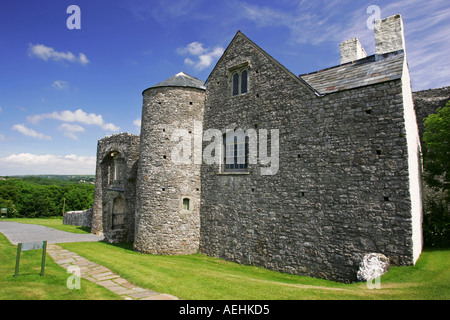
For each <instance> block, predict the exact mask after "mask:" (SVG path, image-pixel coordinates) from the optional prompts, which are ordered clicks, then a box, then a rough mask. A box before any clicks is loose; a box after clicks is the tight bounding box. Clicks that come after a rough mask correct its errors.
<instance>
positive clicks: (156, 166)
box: [134, 87, 205, 254]
mask: <svg viewBox="0 0 450 320" xmlns="http://www.w3.org/2000/svg"><path fill="white" fill-rule="evenodd" d="M204 101H205V91H204V90H202V89H196V88H186V87H155V88H150V89H148V90H146V91H144V93H143V110H142V125H141V143H140V163H139V172H138V184H137V211H136V238H135V243H134V248H135V250H137V251H140V252H144V253H152V254H191V253H195V252H197V250H198V243H199V229H200V217H199V208H200V193H201V190H200V162H199V163H197V164H194V157H193V154H194V153H193V148H194V142H193V140H194V139H193V136H194V134H196V133H197V134H199V135H200V136H201V132H202V129H201V123H202V119H203V108H204ZM196 124H197V125H200V127H196ZM181 133H184V134H183V136H184V137H185V138H189V139H191V138H192V140H189V139H188V140H189V141H188V144H187V148H185V149H187V150H184V152H186V153H187V154H188V155H187V159H185V160H187V161H186V163H177V159H176V158H177V157H178V156H180V152H181V153H183V151H182V150H181V149H177V146H179V145H180V141H181V139H182V137H181V136H180V135H179V134H181ZM200 147H201V146H200ZM176 150H178V151H176ZM189 154H190V155H189ZM178 160H180V159H178ZM200 161H201V159H200ZM185 199H187V200H185ZM184 201H186V202H189V204H188V205H189V207H188V208H187V207H186V206H185V203H184Z"/></svg>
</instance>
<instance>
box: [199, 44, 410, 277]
mask: <svg viewBox="0 0 450 320" xmlns="http://www.w3.org/2000/svg"><path fill="white" fill-rule="evenodd" d="M245 61H247V62H248V63H249V65H250V66H251V68H250V70H249V92H248V93H247V94H244V95H240V96H236V97H232V96H231V94H230V92H231V87H230V86H231V80H230V73H229V72H228V70H229V69H230V68H232V67H233V66H236V65H240V64H242V63H244V62H245ZM402 94H403V92H402V82H401V80H395V81H391V82H385V83H381V84H377V85H373V86H368V87H361V88H358V89H354V90H347V91H341V92H337V93H334V94H330V95H327V96H325V97H320V98H319V97H316V96H315V95H314V94H313V93H312V92H311V91H310V90H309V89H307V88H306V87H304V86H303V85H301V84H299V83H298V82H297V81H295V80H294V79H293V78H292V77H291V76H290V75H289V74H287V73H286V72H285V71H284V70H282V69H281V68H280V67H279V66H278V65H277V63H275V62H274V61H273V60H271V59H269V58H268V57H267V56H266V55H263V54H262V53H261V52H259V49H258V48H257V47H255V46H253V45H252V44H251V43H250V42H247V41H246V40H245V39H243V38H237V39H236V41H235V44H234V45H232V46H230V47H229V48H228V49H227V52H226V56H224V57H223V58H222V60H221V61H220V62H219V64H218V65H217V66H216V68H215V69H214V71H213V73H212V74H211V76H210V78H209V79H208V89H207V97H206V104H205V115H204V125H203V128H204V130H207V129H210V128H217V129H220V130H223V129H224V128H227V127H235V128H242V129H244V130H247V129H257V130H259V129H267V130H269V132H270V130H271V129H279V154H280V161H279V171H278V172H277V173H276V174H275V175H272V176H270V175H268V176H262V175H261V172H260V169H261V164H256V165H249V174H239V175H237V174H221V168H220V166H219V165H203V166H202V180H201V181H202V186H201V189H202V200H201V210H200V212H201V232H200V234H201V238H200V251H201V252H202V253H204V254H207V255H210V256H215V257H220V258H223V259H226V260H231V261H235V262H238V263H242V264H252V265H257V266H261V267H265V268H269V269H273V270H278V271H282V272H287V273H293V274H300V275H308V276H314V277H321V278H326V279H332V280H338V281H352V280H356V273H357V269H358V264H359V262H360V261H361V259H362V257H363V256H364V255H365V254H367V253H370V252H379V253H383V254H385V255H386V256H388V257H389V258H390V260H391V263H392V264H394V265H409V264H412V263H413V253H412V239H411V238H412V230H411V228H412V226H411V225H412V221H411V199H410V193H409V183H408V181H409V180H408V179H409V177H408V174H409V172H408V159H407V158H408V156H407V142H406V130H405V124H404V110H403V99H402ZM208 143H209V142H204V143H203V148H205V147H206V146H207V145H208ZM269 145H270V143H269ZM269 154H270V150H269Z"/></svg>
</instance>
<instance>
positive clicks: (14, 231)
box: [0, 221, 104, 245]
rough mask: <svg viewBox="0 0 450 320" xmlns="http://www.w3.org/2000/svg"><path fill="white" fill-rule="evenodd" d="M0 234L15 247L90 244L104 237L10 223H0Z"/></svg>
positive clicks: (34, 225)
mask: <svg viewBox="0 0 450 320" xmlns="http://www.w3.org/2000/svg"><path fill="white" fill-rule="evenodd" d="M0 232H1V233H3V234H4V235H5V237H6V238H8V240H9V241H10V242H11V243H12V244H15V245H17V244H18V243H19V242H22V243H23V242H34V241H47V243H48V244H52V243H65V242H86V241H89V242H91V241H101V240H103V239H104V237H102V236H97V235H95V234H78V233H70V232H65V231H61V230H56V229H53V228H48V227H46V226H40V225H36V224H27V223H19V222H10V221H0Z"/></svg>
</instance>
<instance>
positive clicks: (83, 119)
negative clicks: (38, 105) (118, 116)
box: [27, 109, 120, 132]
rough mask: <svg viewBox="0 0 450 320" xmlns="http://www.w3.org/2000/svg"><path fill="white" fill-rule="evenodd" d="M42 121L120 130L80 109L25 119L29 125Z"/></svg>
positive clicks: (101, 118)
mask: <svg viewBox="0 0 450 320" xmlns="http://www.w3.org/2000/svg"><path fill="white" fill-rule="evenodd" d="M44 119H54V120H60V121H63V122H70V123H72V122H78V123H81V124H85V125H96V126H99V127H100V128H102V129H103V130H107V131H113V132H117V131H119V130H120V128H119V127H118V126H116V125H114V124H112V123H105V121H104V120H103V117H102V115H100V114H94V113H90V114H87V113H86V112H84V111H83V110H82V109H78V110H76V111H70V110H64V111H60V112H58V111H54V112H52V113H43V114H37V115H34V116H30V117H27V120H28V121H29V122H31V123H34V124H36V123H38V122H39V121H42V120H44Z"/></svg>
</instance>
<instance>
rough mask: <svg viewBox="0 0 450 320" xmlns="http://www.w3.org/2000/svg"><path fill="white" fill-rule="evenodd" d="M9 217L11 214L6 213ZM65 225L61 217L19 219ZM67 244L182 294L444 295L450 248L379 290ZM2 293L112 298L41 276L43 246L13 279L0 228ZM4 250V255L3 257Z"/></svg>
mask: <svg viewBox="0 0 450 320" xmlns="http://www.w3.org/2000/svg"><path fill="white" fill-rule="evenodd" d="M8 221H11V219H8ZM17 221H18V222H27V223H35V224H42V225H46V226H49V227H53V228H58V229H62V230H64V231H69V232H82V233H85V232H86V230H83V229H80V228H79V227H74V226H63V225H62V221H61V219H25V220H24V219H19V220H17ZM63 247H65V248H66V249H68V250H71V251H75V252H77V253H78V254H80V255H81V256H84V257H85V258H87V259H89V260H92V261H94V262H97V263H100V264H103V265H105V266H106V267H108V268H110V269H112V270H114V271H116V272H117V273H119V274H120V275H122V276H123V277H124V278H126V279H128V280H129V281H131V282H133V283H135V284H137V285H139V286H142V287H147V288H149V289H153V290H155V291H158V292H165V293H170V294H173V295H176V296H178V297H180V298H181V299H194V300H197V299H230V300H234V299H253V300H259V299H283V300H287V299H327V300H334V299H398V300H400V299H442V300H448V299H450V250H440V251H439V250H435V251H424V252H423V253H422V255H421V257H420V259H419V261H418V262H417V264H416V265H415V266H413V267H392V268H391V270H390V271H389V272H388V273H387V274H386V275H384V276H383V277H382V279H381V289H380V290H369V289H368V288H367V286H366V283H353V284H341V283H336V282H332V281H326V280H321V279H313V278H307V277H299V276H295V275H287V274H282V273H279V272H275V271H270V270H266V269H263V268H257V267H253V266H243V265H238V264H235V263H231V262H227V261H224V260H220V259H216V258H211V257H207V256H205V255H201V254H197V255H189V256H154V255H144V254H140V253H137V252H134V251H132V246H131V244H130V243H127V244H121V245H110V244H106V243H67V244H63ZM0 256H1V257H2V259H0V299H80V300H81V299H108V298H116V296H114V295H111V294H110V293H109V292H107V291H106V290H104V289H103V288H99V287H97V286H95V285H93V284H91V283H90V282H88V281H84V280H83V282H82V290H69V289H67V287H66V286H65V281H66V280H67V277H68V274H66V273H65V270H64V269H63V268H61V267H59V266H58V265H56V264H55V263H54V262H53V261H52V259H51V258H50V257H48V259H47V267H46V276H45V277H44V278H40V277H39V271H40V269H39V268H40V257H41V251H28V252H24V253H23V257H22V261H21V265H20V276H19V277H18V278H14V277H13V274H14V265H15V256H16V247H15V246H13V245H11V244H10V243H9V242H8V241H7V240H6V239H5V238H4V237H3V235H1V234H0ZM3 257H5V258H3Z"/></svg>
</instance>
